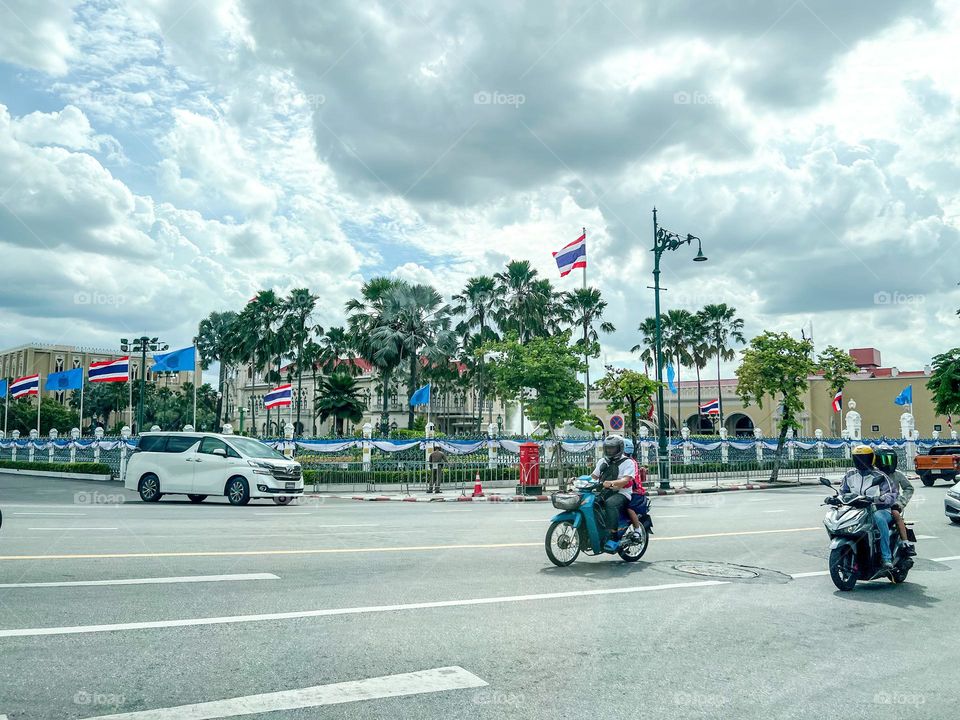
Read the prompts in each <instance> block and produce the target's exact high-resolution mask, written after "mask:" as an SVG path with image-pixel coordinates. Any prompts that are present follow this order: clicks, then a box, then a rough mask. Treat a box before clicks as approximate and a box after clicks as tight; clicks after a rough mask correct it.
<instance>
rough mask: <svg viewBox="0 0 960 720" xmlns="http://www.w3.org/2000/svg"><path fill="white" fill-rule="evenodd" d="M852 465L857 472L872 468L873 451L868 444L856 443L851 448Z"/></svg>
mask: <svg viewBox="0 0 960 720" xmlns="http://www.w3.org/2000/svg"><path fill="white" fill-rule="evenodd" d="M852 454H853V466H854V467H855V468H856V469H857V471H859V472H867V471H868V470H872V469H873V463H874V458H875V455H874V452H873V448H872V447H870V446H869V445H857V446H856V447H855V448H853V453H852Z"/></svg>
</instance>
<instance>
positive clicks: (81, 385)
mask: <svg viewBox="0 0 960 720" xmlns="http://www.w3.org/2000/svg"><path fill="white" fill-rule="evenodd" d="M84 374H85V373H83V372H81V373H80V437H83V376H84Z"/></svg>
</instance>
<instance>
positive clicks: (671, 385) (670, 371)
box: [667, 365, 677, 395]
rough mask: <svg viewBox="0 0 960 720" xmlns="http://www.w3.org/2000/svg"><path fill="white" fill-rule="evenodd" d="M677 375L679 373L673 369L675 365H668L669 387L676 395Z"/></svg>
mask: <svg viewBox="0 0 960 720" xmlns="http://www.w3.org/2000/svg"><path fill="white" fill-rule="evenodd" d="M676 377H677V373H676V372H674V370H673V365H667V387H668V388H670V392H672V393H673V394H674V395H676V394H677V386H676V385H675V384H674V382H673V381H674V378H676Z"/></svg>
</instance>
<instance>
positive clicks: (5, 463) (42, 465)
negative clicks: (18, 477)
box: [0, 460, 113, 475]
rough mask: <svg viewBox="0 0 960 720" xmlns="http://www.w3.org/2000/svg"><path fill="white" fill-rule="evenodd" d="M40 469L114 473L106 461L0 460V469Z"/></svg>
mask: <svg viewBox="0 0 960 720" xmlns="http://www.w3.org/2000/svg"><path fill="white" fill-rule="evenodd" d="M2 469H5V470H38V471H40V472H62V473H87V474H88V475H112V474H113V468H111V467H110V466H109V465H107V464H105V463H92V462H78V463H51V462H27V461H26V460H16V461H13V460H0V470H2Z"/></svg>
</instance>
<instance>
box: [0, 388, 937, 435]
mask: <svg viewBox="0 0 960 720" xmlns="http://www.w3.org/2000/svg"><path fill="white" fill-rule="evenodd" d="M0 397H3V395H0ZM947 427H948V428H950V429H951V430H953V416H952V415H947Z"/></svg>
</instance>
